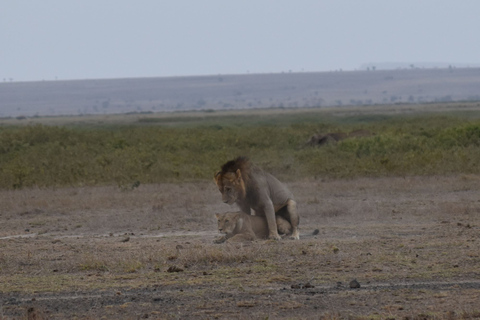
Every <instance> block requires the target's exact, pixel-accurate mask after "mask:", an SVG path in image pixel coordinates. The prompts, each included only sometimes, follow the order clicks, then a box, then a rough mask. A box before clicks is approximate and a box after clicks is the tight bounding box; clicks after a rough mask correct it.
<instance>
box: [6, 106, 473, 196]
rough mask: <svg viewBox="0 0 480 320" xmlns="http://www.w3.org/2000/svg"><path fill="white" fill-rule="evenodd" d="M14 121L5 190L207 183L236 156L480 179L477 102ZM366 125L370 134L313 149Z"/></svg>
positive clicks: (275, 168)
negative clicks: (317, 142)
mask: <svg viewBox="0 0 480 320" xmlns="http://www.w3.org/2000/svg"><path fill="white" fill-rule="evenodd" d="M435 108H439V109H443V110H450V111H448V112H443V113H440V112H428V110H435ZM418 110H420V111H418ZM422 110H423V111H422ZM413 111H415V112H413ZM55 120H56V121H59V122H55ZM12 121H13V122H12ZM14 121H15V120H9V121H8V120H5V121H4V125H3V126H1V127H0V188H7V189H9V188H22V187H33V186H39V187H61V186H84V185H109V184H112V183H113V184H117V185H118V186H121V187H122V188H131V187H134V186H137V185H138V184H139V183H159V182H183V181H196V180H205V179H210V178H211V176H212V172H215V170H217V168H218V167H219V165H220V164H221V163H223V162H225V161H227V160H229V159H231V158H233V157H235V156H237V155H247V156H249V157H251V159H252V160H253V161H255V162H256V163H258V164H259V165H260V166H262V167H263V168H265V169H266V170H268V171H270V172H272V173H273V174H275V175H278V176H279V177H280V178H281V179H283V180H287V181H293V180H297V179H299V178H306V177H330V178H352V177H361V176H372V177H374V176H385V175H391V176H405V175H435V174H441V175H444V174H457V173H480V168H479V166H478V165H477V164H478V163H479V162H480V151H479V148H478V146H479V144H480V142H479V141H480V104H479V103H471V104H468V103H465V104H451V105H428V106H423V107H422V106H418V108H417V109H412V107H411V106H395V107H391V106H383V107H382V106H378V107H376V108H372V109H369V108H367V107H365V108H354V109H351V108H332V109H301V110H296V111H295V110H270V111H264V110H259V111H255V112H254V111H248V112H247V111H244V112H233V113H230V112H198V113H190V114H182V113H174V114H160V115H140V116H139V115H136V116H131V117H129V116H123V118H116V117H112V119H110V118H109V117H108V116H105V118H104V119H102V118H93V119H89V118H86V119H82V118H74V120H69V119H68V118H60V119H55V118H54V119H48V118H40V119H25V120H22V121H20V122H17V123H15V122H14ZM62 121H63V122H62ZM22 122H23V123H27V125H19V124H21V123H22ZM12 123H14V124H15V125H13V124H12ZM360 129H361V130H365V131H368V132H370V133H371V136H368V137H362V138H355V139H347V140H344V141H341V142H339V143H337V144H330V145H327V146H323V147H321V148H315V147H308V146H306V142H307V140H308V139H309V138H310V137H311V136H312V135H313V134H316V133H328V132H343V133H349V132H352V131H354V130H360ZM212 159H215V161H212Z"/></svg>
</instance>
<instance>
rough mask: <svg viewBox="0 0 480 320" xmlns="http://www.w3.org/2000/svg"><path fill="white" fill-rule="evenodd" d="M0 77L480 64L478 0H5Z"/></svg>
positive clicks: (0, 29) (0, 27)
mask: <svg viewBox="0 0 480 320" xmlns="http://www.w3.org/2000/svg"><path fill="white" fill-rule="evenodd" d="M0 5H1V6H0V81H3V79H8V81H10V79H13V80H14V81H30V80H43V79H44V80H54V79H55V78H58V79H87V78H117V77H156V76H175V75H200V74H201V75H203V74H229V73H240V74H242V73H247V72H250V73H270V72H283V71H289V70H291V71H328V70H337V69H343V70H354V69H358V68H359V67H360V65H362V64H363V63H369V62H408V63H417V62H448V63H464V64H468V63H477V64H478V63H480V41H478V33H479V32H480V19H479V12H480V1H478V0H460V1H459V0H323V1H322V0H317V1H313V0H296V1H294V0H241V1H238V0H237V1H228V0H190V1H187V0H164V1H162V0H141V1H133V0H42V1H40V0H38V1H35V0H15V1H12V0H0Z"/></svg>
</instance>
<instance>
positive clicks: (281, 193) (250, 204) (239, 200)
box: [215, 157, 300, 240]
mask: <svg viewBox="0 0 480 320" xmlns="http://www.w3.org/2000/svg"><path fill="white" fill-rule="evenodd" d="M215 182H216V184H217V186H218V189H219V190H220V192H221V193H222V199H223V202H225V203H228V204H230V205H232V204H234V203H236V204H237V205H238V206H239V207H240V210H242V211H243V212H244V213H246V214H251V209H253V210H254V211H255V215H257V216H261V217H265V218H266V219H267V224H268V231H269V234H268V237H269V238H270V239H276V240H278V239H280V236H279V235H278V231H277V223H276V221H275V216H276V215H279V216H282V217H283V218H285V219H286V220H287V221H288V222H290V224H291V225H292V236H291V238H292V239H299V238H300V234H299V231H298V223H299V221H300V218H299V216H298V214H297V204H296V202H295V200H293V195H292V193H291V192H290V191H289V190H288V189H287V187H286V186H284V185H283V184H282V183H281V182H280V181H278V180H277V179H276V178H275V177H274V176H272V175H271V174H269V173H267V172H264V171H263V170H262V169H260V168H258V167H257V166H255V165H253V164H252V163H251V162H250V161H249V160H248V159H247V158H245V157H238V158H237V159H235V160H232V161H228V162H227V163H225V164H224V165H223V166H222V170H220V171H218V172H217V173H216V174H215Z"/></svg>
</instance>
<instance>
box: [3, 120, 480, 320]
mask: <svg viewBox="0 0 480 320" xmlns="http://www.w3.org/2000/svg"><path fill="white" fill-rule="evenodd" d="M462 112H464V111H462ZM472 115H476V116H472ZM309 117H311V115H309ZM396 117H397V115H396V116H395V119H396ZM419 117H420V118H418V119H417V118H415V117H412V118H411V119H410V120H411V121H404V120H401V121H397V120H395V119H393V118H390V117H386V118H385V116H381V117H378V116H375V117H372V116H371V114H370V115H369V116H368V118H369V119H370V120H369V121H368V122H365V121H363V122H362V121H359V120H358V118H357V120H356V121H354V122H353V124H352V120H351V119H352V118H349V119H347V118H342V119H343V120H342V121H343V122H342V121H341V123H336V122H334V123H333V124H332V122H328V123H327V124H320V125H319V128H324V129H325V128H327V129H328V130H329V131H338V130H340V131H342V130H343V131H352V130H353V129H358V128H361V129H366V130H370V131H375V136H373V137H366V138H361V139H355V140H354V142H352V141H350V142H348V141H346V142H340V143H338V144H333V145H328V146H325V148H313V149H305V148H304V147H303V146H300V141H301V142H302V143H304V142H305V140H306V138H305V137H302V136H300V135H299V137H298V139H297V138H296V136H295V135H294V133H295V132H307V131H308V130H311V127H308V126H309V125H311V124H309V123H308V121H306V120H305V121H306V122H305V123H303V126H301V124H299V123H298V122H297V123H294V124H292V125H290V124H289V125H288V126H285V125H284V123H283V122H282V121H279V123H280V125H278V127H280V128H281V129H282V130H284V132H287V133H291V134H292V136H291V137H290V139H289V140H288V141H290V140H293V141H292V142H291V145H292V147H291V148H292V149H291V150H292V151H291V154H292V155H291V156H289V157H287V160H285V161H279V160H278V159H272V160H271V161H270V162H269V161H268V159H269V158H271V157H272V155H277V153H276V152H277V151H276V149H271V150H270V149H267V150H266V149H265V148H260V147H258V146H255V145H253V147H252V146H251V145H250V146H248V145H244V144H245V141H247V140H248V139H249V141H251V142H252V143H254V142H255V140H254V139H255V135H253V133H257V135H259V131H255V130H258V127H262V126H265V124H264V123H261V124H259V125H257V126H253V125H252V126H250V127H247V131H248V130H250V131H253V133H250V135H248V136H245V137H244V136H241V135H240V136H237V138H236V139H237V142H236V143H237V146H238V148H239V149H240V151H243V150H247V149H249V148H257V149H256V150H258V152H257V153H255V152H251V153H250V154H249V155H250V156H251V157H252V158H254V160H255V161H256V162H259V163H261V164H262V166H264V167H268V168H269V169H270V170H271V171H273V172H275V173H276V174H277V175H281V176H282V177H283V180H284V181H286V184H287V185H288V187H289V188H290V189H291V190H292V192H293V193H294V194H295V196H296V199H297V202H298V210H299V213H300V215H301V222H300V226H301V235H302V236H301V239H300V240H299V241H291V240H282V241H258V242H253V243H243V244H228V243H226V244H214V243H213V240H214V239H215V238H216V237H218V236H219V235H218V233H217V232H216V222H215V218H214V213H215V212H224V211H231V210H235V209H236V208H235V207H230V206H227V205H225V204H223V203H221V197H220V194H219V192H218V190H217V189H216V187H215V185H214V183H213V181H212V180H211V178H210V179H208V180H207V179H206V178H205V179H203V177H202V176H200V177H193V178H194V179H189V178H188V177H182V176H180V177H177V178H178V179H177V180H175V174H173V175H172V176H173V178H172V177H168V180H171V181H163V182H162V181H161V180H160V181H161V182H160V183H151V182H150V181H148V179H147V180H146V181H147V182H145V183H144V179H145V178H144V177H143V176H142V175H141V174H140V173H136V172H132V173H130V172H128V169H129V167H128V166H124V167H123V169H124V170H127V171H126V173H125V175H123V176H115V174H116V173H117V172H119V171H116V170H119V169H117V168H116V167H114V165H115V160H114V159H112V166H111V167H108V166H105V163H103V162H101V163H100V165H102V166H103V168H104V169H105V171H107V172H112V173H113V176H111V177H110V178H108V176H105V177H106V178H105V177H104V176H102V175H101V174H100V173H98V172H97V171H95V170H93V171H88V170H87V169H84V171H82V172H81V174H78V176H79V177H81V176H85V175H91V176H92V177H94V178H95V177H96V179H97V181H98V182H92V180H91V179H90V178H89V179H88V180H74V179H73V178H72V179H70V180H68V179H66V178H65V177H63V176H62V175H61V174H60V173H62V174H63V173H64V172H73V171H71V170H72V169H71V168H70V167H68V165H69V161H73V160H70V159H69V158H68V157H67V156H65V158H63V159H64V160H63V161H64V162H62V163H61V164H58V163H55V162H54V160H55V157H51V158H49V157H48V156H45V158H42V153H40V152H39V151H38V150H40V147H41V148H43V149H45V150H50V152H47V154H50V153H54V152H53V151H56V152H57V154H58V152H59V150H63V151H62V152H65V153H64V154H65V155H67V154H68V153H69V152H74V154H75V152H76V151H75V150H76V149H75V148H74V147H77V145H80V147H81V148H82V149H81V150H83V151H85V152H88V151H89V150H91V149H94V148H95V144H94V139H92V140H90V142H91V144H90V147H89V148H88V147H86V146H85V145H82V144H81V143H79V142H78V140H79V139H80V138H78V137H77V136H75V134H77V132H76V131H74V130H77V129H68V128H67V129H62V128H58V129H56V128H57V127H56V125H54V126H53V127H51V128H52V129H51V130H53V131H55V130H57V131H58V130H59V131H60V133H61V134H62V135H61V136H64V135H66V136H67V137H68V141H74V140H75V139H77V142H76V143H75V144H72V145H68V144H67V145H66V146H65V148H64V149H62V148H60V147H58V144H60V145H61V144H65V143H66V142H65V141H58V139H57V140H55V139H53V138H52V137H48V134H50V133H49V130H50V129H49V128H50V127H40V128H39V127H31V126H27V127H26V128H24V129H22V128H23V127H22V126H16V127H15V128H12V129H10V128H9V127H7V128H4V131H1V132H0V134H1V133H6V134H8V137H10V138H11V137H14V138H15V139H17V140H15V141H14V142H15V143H16V144H15V143H11V144H8V145H7V144H5V141H7V140H8V139H7V138H5V136H3V140H2V139H0V142H2V143H4V144H3V145H1V147H2V148H0V160H1V161H3V162H2V165H3V168H2V170H1V172H0V174H2V175H3V177H4V182H3V183H4V184H3V187H2V190H0V203H1V208H0V219H1V224H0V302H1V309H0V319H68V318H70V319H73V318H78V319H100V318H105V319H113V318H115V319H136V318H151V319H156V318H160V319H189V318H190V319H198V318H200V319H203V318H208V319H214V318H220V319H232V318H233V319H236V318H237V319H250V318H253V319H265V318H270V319H288V318H290V319H297V318H307V319H312V318H313V319H318V318H327V319H332V318H333V319H336V318H365V319H367V318H368V319H370V318H374V319H386V318H390V319H393V318H396V319H403V318H409V319H469V318H480V271H479V270H480V269H479V264H480V238H479V230H480V201H479V200H480V199H479V197H478V190H479V188H480V174H479V173H478V172H477V171H476V170H478V168H477V164H478V162H475V161H476V159H477V158H476V157H477V156H478V154H479V152H478V151H477V149H478V138H479V137H478V136H476V134H477V133H478V132H477V131H476V128H477V127H478V120H477V119H478V114H477V113H469V114H468V117H465V116H462V115H459V114H455V115H452V114H448V115H446V116H445V115H444V114H441V115H436V114H428V115H425V114H422V115H421V116H419ZM361 118H362V119H365V115H364V114H361ZM282 119H283V118H280V120H282ZM372 119H373V120H372ZM392 119H393V120H392ZM432 119H433V120H432ZM276 120H278V119H276ZM347 120H348V121H347ZM162 121H163V120H161V121H160V122H161V123H163V122H162ZM177 121H178V120H177ZM189 121H192V120H189ZM285 121H286V120H285ZM302 121H304V120H302ZM317 121H318V119H317ZM329 121H331V120H329ZM396 121H397V122H396ZM142 122H143V123H145V120H143V121H142ZM147 122H148V121H147ZM158 122H159V120H154V123H155V124H158ZM90 125H91V124H90ZM149 125H150V124H149ZM214 125H215V124H213V126H214ZM211 126H212V124H210V123H209V124H208V127H206V129H205V128H204V129H202V130H203V131H202V132H204V133H205V134H204V135H203V136H201V137H198V138H199V140H201V141H199V143H200V144H201V145H202V143H205V142H204V140H205V139H207V138H208V139H210V137H216V136H215V135H213V133H211V132H210V131H209V130H210V127H211ZM94 127H95V126H94ZM305 127H306V129H305ZM420 127H421V128H420ZM89 128H90V129H89V130H90V131H89V132H94V130H96V129H95V128H94V129H91V127H89ZM186 128H187V129H185V130H187V131H193V132H194V134H195V135H198V133H199V131H195V130H196V129H195V128H196V127H194V128H192V127H191V124H190V127H188V126H186ZM302 128H303V129H302ZM407 128H408V130H407ZM10 130H11V131H10ZM22 130H40V132H41V133H43V134H44V136H43V138H41V139H40V140H41V141H40V142H38V141H36V142H35V141H34V142H30V144H28V143H25V142H24V141H23V142H22V141H21V140H20V138H21V137H22V134H23V133H22ZM62 130H63V131H62ZM69 130H70V131H69ZM72 130H73V131H72ZM79 130H80V131H81V132H84V131H88V130H85V128H84V127H82V128H81V129H79ZM92 130H93V131H92ZM102 130H104V129H102ZM111 130H114V129H111ZM115 130H117V129H115ZM135 130H136V129H135V128H134V129H132V127H131V126H129V127H128V128H127V130H124V129H122V131H128V132H129V134H130V135H132V136H133V135H134V134H135ZM149 130H151V129H149ZM165 130H167V129H165ZM182 130H183V129H182ZM212 130H214V131H212V132H217V131H223V132H220V133H217V135H219V136H222V138H224V139H229V138H230V137H229V136H228V134H229V133H231V132H234V133H238V132H239V131H235V130H236V129H235V128H234V127H232V128H227V130H224V129H219V128H218V127H216V128H215V127H214V128H213V129H212ZM268 130H270V131H271V130H274V129H273V128H268ZM57 131H55V132H54V133H53V134H54V136H55V134H58V132H57ZM244 131H245V130H244ZM407 131H408V132H407ZM120 132H121V130H118V131H114V132H113V133H112V136H113V137H114V138H115V139H114V140H115V141H116V142H118V141H122V139H124V138H122V137H119V136H118V135H120ZM162 133H163V134H165V135H166V134H167V133H168V131H163V132H162ZM173 133H175V132H173ZM177 133H178V132H177ZM81 134H84V133H81ZM182 134H185V135H186V133H184V132H183V131H181V132H180V134H179V139H180V140H179V145H182V144H183V143H184V140H183V137H182ZM448 134H450V136H451V137H452V138H451V139H447V135H448ZM210 135H211V136H210ZM25 136H27V135H26V134H25ZM45 136H46V138H45ZM107 136H108V134H107ZM167 137H168V136H167ZM292 137H293V138H292ZM0 138H2V137H0ZM81 138H82V139H83V138H84V137H81ZM307 138H308V137H307ZM185 139H186V138H185ZM208 139H207V140H208ZM218 139H220V138H218ZM242 139H245V141H243V140H242ZM278 139H280V140H281V139H283V138H282V137H278ZM295 139H297V140H295ZM455 139H456V140H455ZM461 139H463V140H461ZM475 139H476V140H475ZM10 140H11V139H10ZM10 140H8V141H10ZM124 140H125V141H124V142H123V143H124V144H125V148H120V149H119V148H117V147H114V148H113V149H112V150H116V152H119V150H123V151H125V150H127V151H128V150H129V149H128V148H127V146H129V145H132V146H133V145H134V144H133V143H130V142H129V140H128V139H124ZM403 140H407V141H408V143H409V145H408V146H404V145H401V141H403ZM452 140H455V141H457V142H455V141H452ZM112 141H113V140H112ZM282 142H284V141H283V140H282ZM42 143H43V145H42ZM52 143H53V145H50V144H52ZM172 143H173V142H172ZM402 143H403V142H402ZM39 145H41V146H40V147H39ZM55 145H57V147H58V148H57V147H55ZM268 145H275V141H274V140H271V141H270V142H269V144H268ZM295 145H296V146H295ZM104 146H105V148H108V146H109V141H107V142H105V144H104ZM208 146H210V144H209V145H208ZM284 146H285V145H284ZM293 146H294V147H293ZM166 147H168V146H166ZM9 148H10V149H9ZM132 148H133V147H132ZM194 148H199V147H194ZM212 148H213V146H212ZM242 148H243V149H242ZM285 148H288V146H286V147H285ZM355 148H356V149H355ZM417 148H418V150H417ZM452 148H453V149H452ZM204 149H205V150H206V151H205V153H204V154H205V155H207V154H208V152H211V153H215V152H216V151H215V149H208V148H206V147H205V146H204ZM367 149H368V150H367ZM52 150H53V151H52ZM452 150H453V151H452ZM127 151H125V153H117V156H119V155H124V156H125V157H127V156H128V155H129V154H130V153H129V152H133V151H129V152H127ZM141 151H142V150H141ZM170 151H171V150H170ZM367 151H368V152H367ZM175 152H179V153H181V154H182V155H185V154H184V152H186V151H184V150H183V149H181V148H180V147H179V148H178V149H176V150H173V151H172V154H174V153H175ZM278 152H279V151H278ZM402 152H403V153H402ZM416 152H418V153H416ZM351 153H353V154H354V157H353V158H350V154H351ZM76 154H77V155H78V154H80V153H76ZM255 154H257V155H256V156H255ZM235 155H236V154H234V155H233V156H235ZM332 155H334V156H335V157H337V159H338V163H337V164H336V163H332V162H331V159H332V158H331V157H333V156H332ZM420 155H423V157H419V156H420ZM99 156H102V157H104V156H105V155H99ZM307 156H309V157H311V158H313V159H310V160H309V162H308V164H306V166H305V168H302V169H298V168H295V166H297V167H298V166H299V165H300V164H301V160H302V159H306V157H307ZM92 157H93V156H92ZM315 157H321V159H320V160H316V161H314V160H315ZM374 157H378V159H377V161H376V162H375V161H374V159H373V158H374ZM455 157H458V158H455ZM35 158H36V160H37V162H42V161H47V162H48V161H50V165H52V166H55V167H56V168H57V169H59V170H60V169H61V170H63V171H61V170H60V171H59V174H58V175H57V176H48V175H47V174H48V170H44V174H45V176H43V178H42V176H38V175H36V174H37V172H36V171H35V170H34V168H33V167H31V166H33V164H31V163H34V161H33V160H32V159H35ZM12 159H16V160H17V162H16V163H18V161H20V164H21V165H22V166H18V167H14V166H13V163H14V162H8V161H9V160H12ZM102 159H103V158H102ZM212 159H214V160H210V162H211V163H210V162H208V161H206V160H205V163H206V164H205V166H206V168H210V167H208V166H212V170H210V169H209V171H213V168H214V167H218V166H219V165H221V164H222V163H223V160H224V159H223V158H222V157H221V156H219V157H217V158H212ZM322 159H327V160H329V161H327V162H322V161H321V160H322ZM351 159H354V160H352V161H354V164H353V165H350V166H348V165H346V164H347V163H348V162H349V161H350V160H351ZM449 159H450V160H451V159H460V160H462V159H463V160H462V161H464V162H462V166H461V167H458V166H457V165H456V164H455V163H452V161H449ZM77 160H78V162H75V163H76V164H77V165H79V164H78V163H79V161H81V160H82V159H81V158H79V157H78V156H77ZM174 160H175V159H174ZM177 160H178V159H177ZM178 161H179V160H178ZM202 161H203V160H202V156H200V159H199V162H198V165H199V166H200V167H201V166H202V165H203V162H202ZM217 162H218V163H217ZM322 163H323V168H325V167H326V168H328V169H329V170H326V171H322V170H324V169H318V170H320V171H312V174H309V173H308V171H307V170H314V165H318V166H320V165H321V164H322ZM406 163H409V165H408V166H407V165H406ZM121 164H123V165H124V164H125V163H123V162H122V163H121ZM425 164H429V165H425ZM440 164H443V167H444V170H443V171H441V170H439V169H438V168H439V167H440ZM156 165H157V164H155V163H153V164H151V165H150V167H153V168H155V166H156ZM178 165H179V167H181V168H183V169H185V170H184V171H186V170H188V168H189V167H188V165H187V164H184V163H179V164H178ZM375 165H376V166H377V167H378V170H376V171H375V170H373V169H374V168H375ZM309 166H310V167H309ZM422 166H425V167H424V169H423V170H424V171H422ZM150 167H149V168H150ZM342 167H345V168H346V169H345V170H346V171H341V168H342ZM5 168H7V169H5ZM45 168H47V166H45ZM75 168H76V169H78V168H79V167H78V166H77V167H75ZM202 168H203V167H202ZM312 168H313V169H312ZM19 169H22V170H23V171H18V170H19ZM168 169H169V168H167V167H164V170H165V171H164V172H168ZM197 169H198V168H192V169H191V170H192V172H195V170H197ZM15 170H17V171H15ZM69 170H70V171H69ZM144 171H148V168H144ZM150 173H152V174H154V173H155V171H152V172H150ZM435 173H437V174H435ZM95 175H96V176H95ZM192 175H193V174H192ZM209 175H213V172H208V174H207V176H209ZM66 176H67V175H66ZM5 177H6V178H5ZM19 178H21V179H19ZM8 179H10V180H8ZM15 179H17V180H15ZM65 179H66V180H65ZM78 179H80V178H78ZM92 179H93V178H92ZM102 179H104V180H102ZM108 179H111V181H110V182H109V181H108ZM128 179H131V180H128ZM136 179H139V180H141V183H140V184H139V183H137V180H136ZM40 180H42V181H48V182H49V183H48V184H46V185H41V184H39V183H38V182H37V183H36V182H35V181H40ZM64 180H65V181H67V182H65V181H64ZM5 181H6V182H5ZM112 181H113V183H112ZM128 181H130V182H132V184H131V185H130V184H129V183H127V182H128ZM314 229H319V231H320V232H319V234H318V235H316V236H311V235H310V234H311V232H312V231H313V230H314ZM354 279H356V280H357V281H358V283H359V284H360V288H350V282H351V281H352V280H354Z"/></svg>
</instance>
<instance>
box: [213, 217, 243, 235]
mask: <svg viewBox="0 0 480 320" xmlns="http://www.w3.org/2000/svg"><path fill="white" fill-rule="evenodd" d="M215 216H216V217H217V220H218V231H219V232H220V233H225V234H232V233H233V232H234V231H235V228H236V227H237V224H238V223H242V222H243V220H242V218H240V215H239V214H238V212H226V213H216V214H215ZM239 227H241V226H239Z"/></svg>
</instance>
